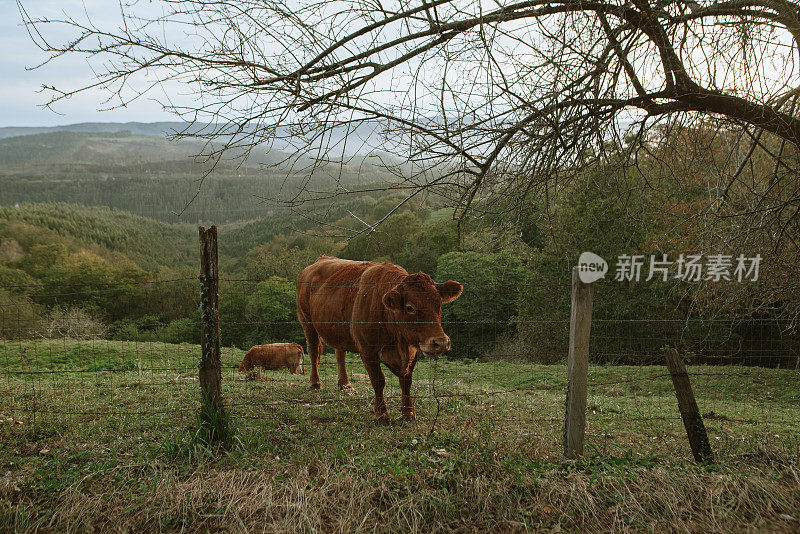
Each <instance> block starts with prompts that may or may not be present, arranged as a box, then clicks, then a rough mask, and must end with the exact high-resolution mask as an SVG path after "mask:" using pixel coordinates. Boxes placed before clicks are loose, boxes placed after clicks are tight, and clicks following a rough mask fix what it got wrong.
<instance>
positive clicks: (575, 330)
mask: <svg viewBox="0 0 800 534" xmlns="http://www.w3.org/2000/svg"><path fill="white" fill-rule="evenodd" d="M579 269H580V268H579V267H573V268H572V308H571V311H570V317H569V358H568V361H567V380H568V382H567V411H566V415H565V417H564V456H566V457H567V458H578V457H580V456H583V434H584V431H585V430H586V380H587V374H588V371H589V333H590V330H591V327H592V300H593V293H594V290H593V284H586V283H584V282H582V281H581V279H580V277H579V276H578V272H579Z"/></svg>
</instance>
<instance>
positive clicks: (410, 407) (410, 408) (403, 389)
mask: <svg viewBox="0 0 800 534" xmlns="http://www.w3.org/2000/svg"><path fill="white" fill-rule="evenodd" d="M415 356H416V354H412V355H411V358H412V360H411V363H410V364H409V366H408V372H407V373H406V374H404V375H401V376H398V378H399V379H400V411H401V413H402V414H403V419H405V420H406V421H413V420H414V419H416V415H414V402H413V401H412V399H411V375H412V374H413V372H414V366H415V365H416V364H417V358H415Z"/></svg>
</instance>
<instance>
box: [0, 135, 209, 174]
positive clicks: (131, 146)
mask: <svg viewBox="0 0 800 534" xmlns="http://www.w3.org/2000/svg"><path fill="white" fill-rule="evenodd" d="M201 149H202V146H201V145H200V143H198V142H197V141H172V142H171V141H168V140H167V139H165V138H164V137H163V136H160V137H156V136H149V135H140V134H133V133H132V132H131V131H130V130H123V131H119V132H113V133H111V132H102V133H88V132H72V131H63V132H46V133H38V134H30V135H21V136H17V137H6V138H5V139H0V165H5V166H17V167H18V166H26V165H75V164H84V165H92V164H93V165H103V166H108V167H113V166H119V165H132V164H146V163H154V162H164V161H181V162H186V163H189V160H190V158H191V157H192V156H194V155H195V154H197V153H199V152H200V151H201Z"/></svg>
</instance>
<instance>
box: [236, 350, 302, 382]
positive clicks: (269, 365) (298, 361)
mask: <svg viewBox="0 0 800 534" xmlns="http://www.w3.org/2000/svg"><path fill="white" fill-rule="evenodd" d="M255 367H263V368H264V370H266V371H277V370H279V369H283V368H284V367H285V368H286V369H289V372H290V373H292V374H297V371H298V369H299V370H300V374H306V373H305V370H304V369H303V347H301V346H300V344H298V343H272V344H271V345H256V346H254V347H253V348H251V349H250V350H248V351H247V354H245V355H244V358H243V359H242V363H240V364H239V372H240V373H246V372H247V371H249V370H251V369H253V368H255Z"/></svg>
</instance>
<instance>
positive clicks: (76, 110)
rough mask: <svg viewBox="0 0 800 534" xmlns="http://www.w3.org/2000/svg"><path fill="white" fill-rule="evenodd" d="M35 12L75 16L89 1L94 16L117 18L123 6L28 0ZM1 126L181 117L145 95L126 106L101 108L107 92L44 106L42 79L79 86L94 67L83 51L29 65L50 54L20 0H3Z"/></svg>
mask: <svg viewBox="0 0 800 534" xmlns="http://www.w3.org/2000/svg"><path fill="white" fill-rule="evenodd" d="M24 5H25V7H26V8H27V9H28V12H29V13H30V14H31V15H32V16H37V15H39V16H43V15H49V16H59V15H62V14H63V13H64V12H67V13H70V14H72V15H75V16H81V15H82V14H83V13H84V7H85V10H86V12H88V13H89V14H90V15H91V16H92V18H93V19H96V20H102V19H115V18H117V14H118V12H119V6H118V4H117V2H115V1H112V0H84V1H81V0H25V1H24ZM0 50H2V51H3V52H2V54H0V126H54V125H59V124H72V123H76V122H128V121H139V122H155V121H164V120H176V118H175V116H174V115H170V114H168V113H165V112H164V111H163V110H162V109H161V106H160V105H159V104H158V103H156V102H154V101H152V100H151V99H148V100H141V101H138V102H135V103H133V104H131V105H130V106H129V107H127V108H125V109H118V110H112V111H106V112H98V111H97V108H98V106H100V105H101V101H102V99H103V93H99V92H94V93H86V94H84V95H81V96H76V97H74V98H71V99H69V100H67V101H63V102H61V103H59V105H58V106H57V108H56V111H58V113H54V112H53V111H50V110H47V109H42V108H41V104H43V103H44V102H45V101H46V100H47V97H46V95H44V94H42V93H40V92H38V91H39V90H40V88H41V86H42V84H48V85H55V86H56V87H59V88H74V87H78V86H80V85H83V84H85V83H86V82H87V80H91V79H92V78H93V75H92V71H91V69H90V68H89V66H88V64H87V63H86V61H85V59H83V58H81V57H64V58H61V60H59V61H58V62H57V63H56V64H53V65H47V66H45V67H42V68H40V69H37V70H33V71H26V70H25V68H26V67H32V66H34V65H36V64H38V63H40V62H41V61H42V60H44V59H45V58H46V56H45V55H44V53H43V52H42V51H41V50H39V49H38V48H37V47H36V45H34V43H33V41H31V39H30V37H29V36H28V33H27V31H26V30H25V28H24V27H23V26H22V19H21V17H20V14H19V10H18V8H17V2H16V0H0Z"/></svg>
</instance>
